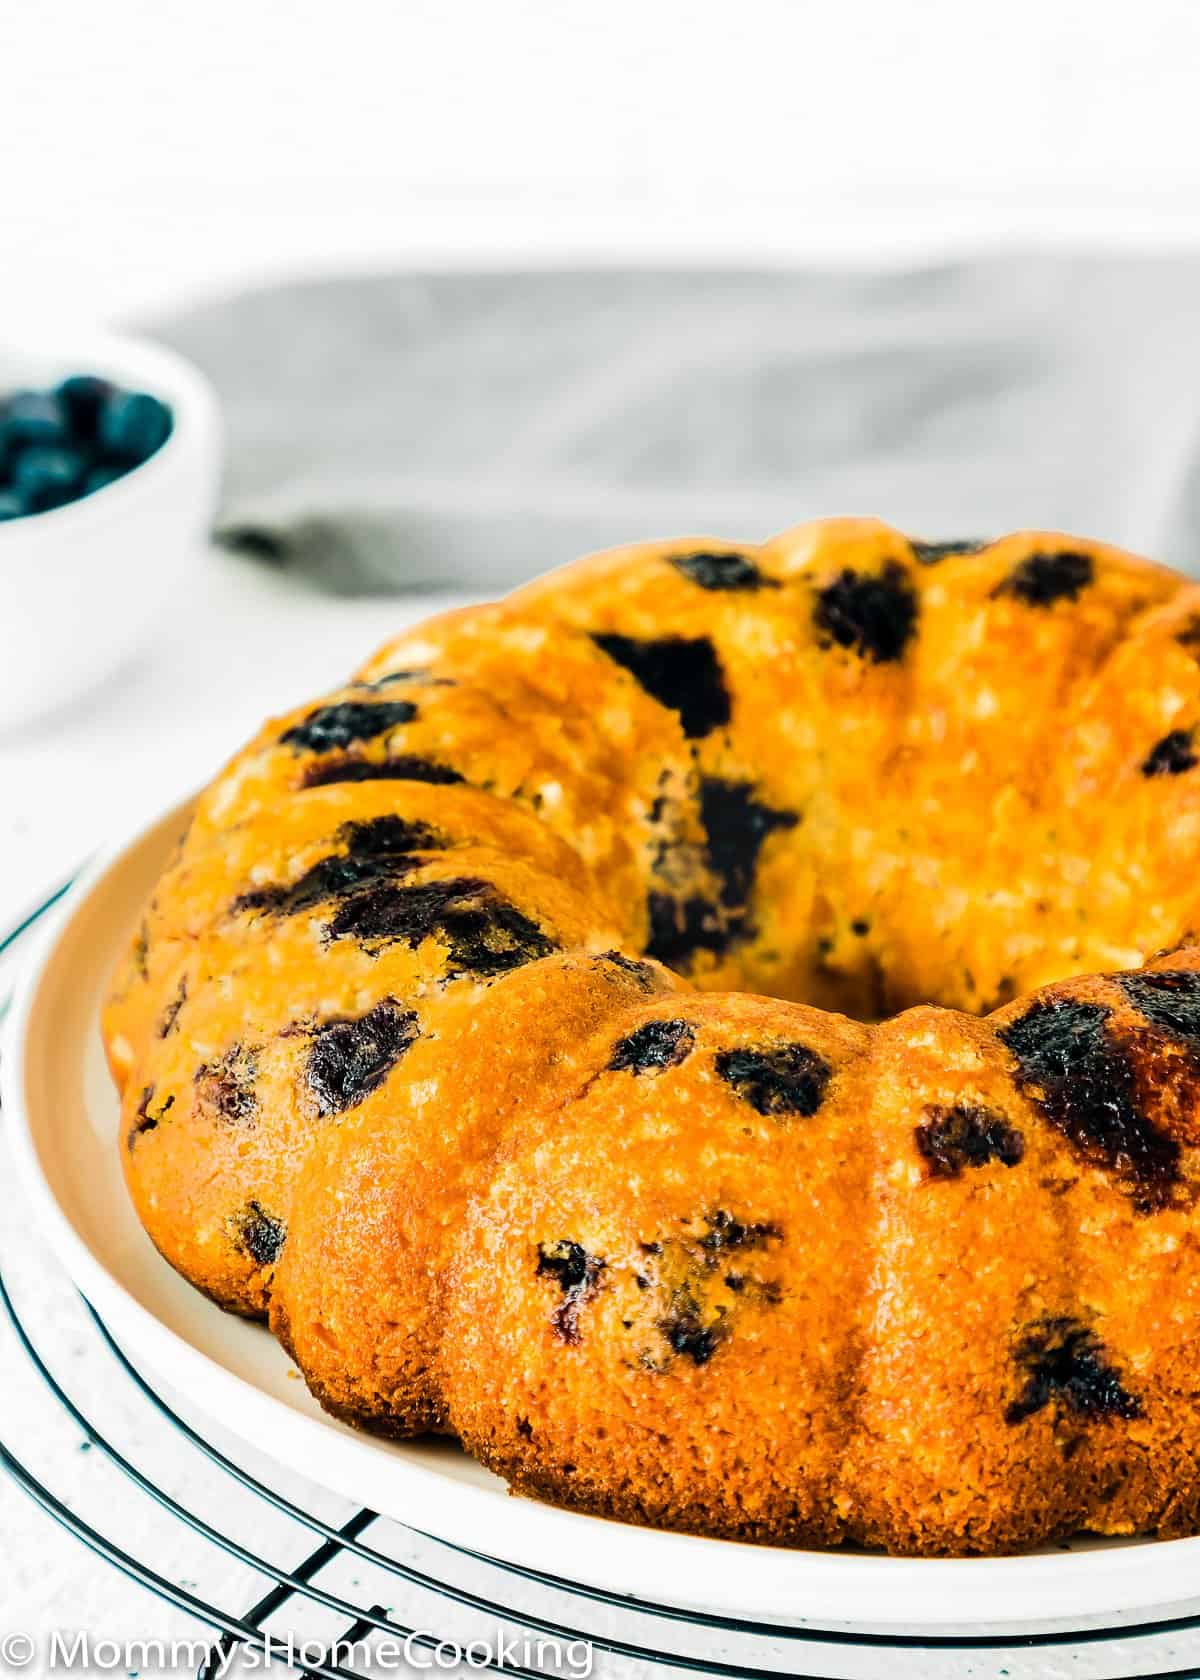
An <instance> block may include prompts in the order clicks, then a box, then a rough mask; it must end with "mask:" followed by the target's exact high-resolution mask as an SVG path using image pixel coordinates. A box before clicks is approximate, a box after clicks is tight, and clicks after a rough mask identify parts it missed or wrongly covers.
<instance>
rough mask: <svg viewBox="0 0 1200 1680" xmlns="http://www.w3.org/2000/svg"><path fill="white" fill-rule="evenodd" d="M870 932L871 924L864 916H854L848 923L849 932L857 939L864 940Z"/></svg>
mask: <svg viewBox="0 0 1200 1680" xmlns="http://www.w3.org/2000/svg"><path fill="white" fill-rule="evenodd" d="M870 931H871V924H870V922H868V921H867V919H866V918H865V916H856V917H855V918H854V920H853V921H852V922H851V923H850V932H851V933H852V934H854V935H855V937H856V938H858V939H865V938H866V937H867V935H868V934H869V933H870Z"/></svg>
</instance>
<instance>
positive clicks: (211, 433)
mask: <svg viewBox="0 0 1200 1680" xmlns="http://www.w3.org/2000/svg"><path fill="white" fill-rule="evenodd" d="M72 373H90V374H98V375H100V376H101V377H102V378H105V379H111V380H113V381H114V382H115V383H116V384H118V385H121V386H124V387H125V388H126V389H130V390H136V391H149V392H151V393H152V394H153V395H154V396H156V397H158V398H160V399H161V400H162V401H163V402H165V403H166V404H167V406H168V407H169V408H170V410H171V414H172V421H173V424H172V430H171V435H170V437H169V438H168V439H167V441H166V443H164V444H163V446H162V448H161V449H160V450H158V452H157V453H156V454H154V455H152V456H151V457H150V459H149V460H148V461H146V462H145V463H144V464H143V465H142V466H140V467H135V468H134V469H133V471H132V472H130V473H127V474H126V476H125V477H124V478H120V479H118V480H117V481H116V482H115V483H113V484H110V485H108V486H106V487H105V488H104V489H103V490H98V491H96V492H95V493H94V494H93V495H91V496H85V497H84V498H83V499H82V500H81V501H78V502H70V503H68V504H67V506H66V507H61V508H53V509H51V510H50V511H49V512H47V513H37V514H31V515H29V517H28V518H25V519H13V520H9V521H6V522H5V523H3V524H0V732H5V731H7V730H10V729H12V728H13V727H14V726H15V725H17V724H20V723H24V722H27V721H28V720H29V719H30V718H32V717H34V716H36V715H37V714H39V713H42V712H48V711H52V710H55V709H57V708H59V707H61V706H63V705H64V704H66V703H67V702H68V701H70V700H71V699H73V698H74V697H75V696H76V695H79V694H82V693H84V692H85V691H86V690H87V689H89V688H91V687H93V686H94V685H95V684H96V683H98V682H99V681H100V680H101V679H102V678H103V677H105V676H107V675H108V674H109V673H110V672H111V671H113V670H115V669H116V668H117V666H119V665H120V664H121V663H122V662H123V661H124V660H125V659H127V658H128V657H129V656H130V655H131V654H132V653H133V652H134V651H135V650H136V649H137V648H138V646H139V645H140V644H141V642H142V640H143V638H144V637H145V635H146V633H147V631H148V630H149V628H150V626H151V625H152V623H153V621H154V618H155V616H156V615H157V614H158V613H159V612H160V610H161V609H162V608H163V606H164V605H165V604H166V602H167V601H168V600H169V599H170V596H171V594H172V591H173V590H174V589H175V586H176V584H177V583H178V580H179V578H180V576H181V575H182V574H183V572H184V571H185V570H186V568H187V567H188V566H190V565H194V564H196V563H197V561H198V560H199V559H200V557H201V556H202V553H203V546H204V540H205V537H206V534H207V532H208V529H209V526H210V524H211V520H212V515H213V511H214V508H215V505H216V495H217V486H218V480H219V475H220V460H221V441H220V440H221V430H220V420H219V414H218V408H217V401H216V397H215V395H214V393H213V391H212V388H211V387H210V386H209V384H208V382H207V380H205V379H204V377H203V375H201V374H200V373H199V372H197V370H196V369H195V368H193V367H192V366H191V365H190V364H189V363H188V362H185V361H184V360H183V359H182V357H180V356H176V355H175V354H174V353H173V352H172V351H169V350H165V349H163V348H161V347H160V346H158V345H154V344H149V343H146V342H144V341H142V340H140V339H135V338H124V337H117V336H115V335H109V334H100V333H95V334H91V335H86V334H85V335H83V336H81V337H76V336H74V335H64V336H63V337H61V338H58V337H55V338H54V339H53V340H52V339H50V338H48V337H46V338H38V339H26V340H25V341H23V342H22V344H21V345H20V346H16V345H11V344H3V343H0V393H4V392H8V391H12V390H16V389H18V388H20V387H25V386H28V387H33V388H35V389H42V388H44V387H47V386H51V385H55V384H57V383H58V381H59V380H60V379H64V378H66V377H67V375H68V374H72Z"/></svg>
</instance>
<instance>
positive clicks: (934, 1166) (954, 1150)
mask: <svg viewBox="0 0 1200 1680" xmlns="http://www.w3.org/2000/svg"><path fill="white" fill-rule="evenodd" d="M914 1135H915V1137H916V1143H917V1148H918V1150H919V1151H920V1153H921V1155H922V1156H923V1157H924V1160H925V1165H926V1169H927V1171H928V1174H929V1177H930V1178H959V1177H961V1175H962V1172H963V1169H964V1168H966V1167H985V1166H986V1165H987V1164H988V1162H989V1161H999V1162H1000V1163H1001V1165H1002V1166H1005V1167H1015V1166H1016V1165H1017V1163H1018V1162H1019V1161H1020V1160H1021V1159H1022V1158H1023V1156H1024V1154H1025V1139H1024V1138H1023V1137H1022V1136H1021V1134H1020V1132H1019V1131H1018V1130H1017V1128H1016V1127H1015V1126H1013V1125H1010V1124H1009V1122H1008V1121H1007V1120H1006V1119H1005V1117H1004V1115H1003V1114H997V1112H996V1110H995V1109H994V1108H976V1107H972V1106H971V1105H970V1104H967V1103H954V1104H952V1105H951V1106H950V1107H942V1106H941V1105H939V1104H935V1103H931V1104H928V1105H927V1106H926V1109H925V1118H924V1119H923V1120H922V1121H921V1123H920V1125H919V1126H918V1127H917V1128H916V1131H915V1134H914Z"/></svg>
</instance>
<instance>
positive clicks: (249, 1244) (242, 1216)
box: [230, 1202, 287, 1266]
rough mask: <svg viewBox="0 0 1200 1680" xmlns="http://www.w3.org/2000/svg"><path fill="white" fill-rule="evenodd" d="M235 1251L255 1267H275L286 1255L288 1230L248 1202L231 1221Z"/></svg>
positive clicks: (277, 1220) (253, 1203)
mask: <svg viewBox="0 0 1200 1680" xmlns="http://www.w3.org/2000/svg"><path fill="white" fill-rule="evenodd" d="M230 1225H231V1226H232V1228H233V1240H234V1243H235V1245H236V1247H237V1248H238V1249H239V1250H240V1251H241V1253H243V1254H245V1255H246V1256H247V1257H248V1258H249V1259H251V1260H253V1261H254V1263H255V1265H256V1266H273V1265H274V1264H275V1262H276V1261H277V1260H278V1259H279V1256H280V1255H281V1254H282V1253H283V1245H284V1242H285V1241H286V1239H287V1226H286V1225H285V1224H284V1222H283V1220H282V1219H276V1218H275V1216H274V1214H270V1213H267V1212H266V1210H265V1209H264V1208H262V1207H260V1206H259V1204H258V1203H257V1202H247V1203H246V1205H245V1207H244V1208H242V1209H241V1210H240V1211H239V1212H237V1213H235V1214H234V1215H233V1218H232V1219H231V1220H230Z"/></svg>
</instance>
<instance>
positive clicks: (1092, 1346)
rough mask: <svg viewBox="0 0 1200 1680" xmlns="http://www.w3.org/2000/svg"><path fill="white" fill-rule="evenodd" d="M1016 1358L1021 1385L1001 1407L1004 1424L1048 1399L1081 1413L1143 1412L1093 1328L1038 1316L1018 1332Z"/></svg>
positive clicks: (1118, 1414)
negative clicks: (1021, 1380)
mask: <svg viewBox="0 0 1200 1680" xmlns="http://www.w3.org/2000/svg"><path fill="white" fill-rule="evenodd" d="M1014 1357H1015V1360H1016V1364H1017V1366H1018V1368H1019V1369H1020V1371H1021V1372H1022V1373H1023V1375H1024V1387H1023V1388H1022V1390H1021V1393H1020V1394H1019V1396H1018V1397H1017V1399H1015V1400H1014V1401H1012V1403H1011V1404H1010V1405H1009V1407H1008V1409H1007V1410H1006V1411H1005V1414H1004V1417H1005V1421H1006V1422H1007V1423H1020V1422H1022V1421H1023V1419H1025V1418H1027V1417H1032V1416H1033V1414H1034V1413H1035V1412H1040V1411H1041V1410H1042V1408H1043V1407H1044V1406H1047V1405H1049V1403H1050V1402H1051V1401H1058V1402H1059V1403H1060V1404H1061V1405H1063V1406H1065V1407H1066V1408H1067V1410H1068V1411H1071V1412H1074V1413H1075V1414H1076V1415H1077V1416H1080V1417H1089V1416H1092V1417H1095V1416H1110V1417H1122V1418H1136V1417H1140V1416H1141V1415H1142V1407H1141V1402H1140V1401H1139V1400H1138V1399H1137V1397H1136V1395H1133V1394H1130V1392H1129V1390H1128V1389H1127V1388H1126V1387H1125V1386H1124V1384H1123V1383H1122V1382H1121V1379H1120V1377H1119V1375H1118V1374H1117V1372H1116V1370H1115V1369H1114V1367H1113V1366H1112V1364H1111V1363H1110V1362H1109V1358H1108V1355H1107V1353H1106V1351H1105V1349H1104V1346H1103V1344H1102V1343H1101V1341H1100V1340H1099V1338H1098V1337H1097V1336H1096V1334H1095V1332H1094V1331H1092V1330H1089V1329H1088V1328H1087V1326H1086V1325H1083V1324H1080V1323H1079V1322H1078V1320H1076V1319H1073V1318H1065V1317H1064V1318H1043V1319H1039V1320H1038V1322H1037V1323H1036V1324H1032V1325H1030V1326H1029V1328H1028V1329H1027V1330H1025V1331H1024V1332H1023V1334H1022V1335H1021V1338H1020V1340H1019V1341H1018V1342H1017V1345H1016V1349H1015V1354H1014Z"/></svg>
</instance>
